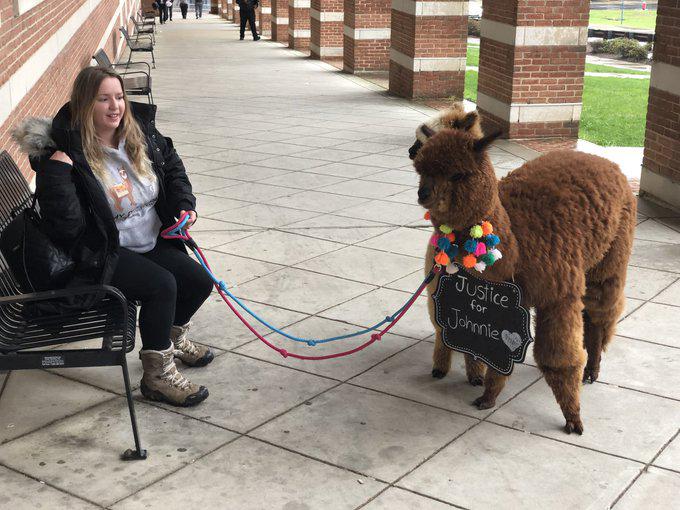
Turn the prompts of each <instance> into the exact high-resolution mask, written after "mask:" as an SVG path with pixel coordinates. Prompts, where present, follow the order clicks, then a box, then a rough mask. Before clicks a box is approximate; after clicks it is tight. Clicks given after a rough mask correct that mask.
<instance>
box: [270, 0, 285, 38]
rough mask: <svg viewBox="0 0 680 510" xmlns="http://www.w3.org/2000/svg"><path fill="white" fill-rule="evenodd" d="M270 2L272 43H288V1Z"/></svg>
mask: <svg viewBox="0 0 680 510" xmlns="http://www.w3.org/2000/svg"><path fill="white" fill-rule="evenodd" d="M271 2H272V41H277V42H281V43H288V0H271Z"/></svg>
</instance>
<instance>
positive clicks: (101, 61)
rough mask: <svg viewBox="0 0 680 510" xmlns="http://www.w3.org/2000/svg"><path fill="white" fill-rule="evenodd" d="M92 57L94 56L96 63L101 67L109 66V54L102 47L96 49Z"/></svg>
mask: <svg viewBox="0 0 680 510" xmlns="http://www.w3.org/2000/svg"><path fill="white" fill-rule="evenodd" d="M92 58H94V59H95V60H96V61H97V65H99V66H101V67H107V68H108V67H111V60H109V56H108V55H107V54H106V52H105V51H104V50H102V49H100V50H99V51H97V53H95V54H94V56H93V57H92Z"/></svg>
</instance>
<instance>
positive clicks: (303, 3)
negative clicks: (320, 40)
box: [288, 0, 311, 51]
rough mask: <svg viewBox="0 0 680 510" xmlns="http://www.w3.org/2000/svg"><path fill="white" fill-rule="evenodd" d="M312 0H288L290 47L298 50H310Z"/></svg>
mask: <svg viewBox="0 0 680 510" xmlns="http://www.w3.org/2000/svg"><path fill="white" fill-rule="evenodd" d="M309 7H310V0H289V1H288V47H289V48H292V49H294V50H298V51H306V50H309V39H310V37H311V33H310V28H309V23H310V19H309Z"/></svg>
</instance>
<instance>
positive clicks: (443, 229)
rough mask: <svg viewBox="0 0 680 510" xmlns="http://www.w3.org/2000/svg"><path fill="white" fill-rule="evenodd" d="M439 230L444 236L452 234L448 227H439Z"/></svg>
mask: <svg viewBox="0 0 680 510" xmlns="http://www.w3.org/2000/svg"><path fill="white" fill-rule="evenodd" d="M439 230H441V231H442V232H443V233H444V234H450V233H451V232H453V229H452V228H451V227H449V226H448V225H439Z"/></svg>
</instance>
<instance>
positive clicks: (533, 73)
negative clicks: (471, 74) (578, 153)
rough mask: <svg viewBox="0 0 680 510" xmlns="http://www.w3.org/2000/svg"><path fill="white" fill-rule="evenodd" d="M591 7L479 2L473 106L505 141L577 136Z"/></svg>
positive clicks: (575, 0)
mask: <svg viewBox="0 0 680 510" xmlns="http://www.w3.org/2000/svg"><path fill="white" fill-rule="evenodd" d="M589 7H590V2H588V1H581V0H565V1H563V2H555V1H552V0H548V1H530V2H529V1H514V2H508V1H507V0H486V1H485V2H484V14H483V18H482V37H481V46H480V57H479V86H478V89H477V107H478V109H479V111H480V112H481V113H482V119H483V122H484V125H485V126H486V128H487V129H489V128H501V129H502V130H503V131H504V132H505V134H506V135H507V136H509V137H510V138H543V137H551V136H559V137H573V138H577V137H578V126H579V119H580V117H581V105H582V103H581V100H582V94H583V73H584V70H585V59H586V43H587V38H588V14H589Z"/></svg>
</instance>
